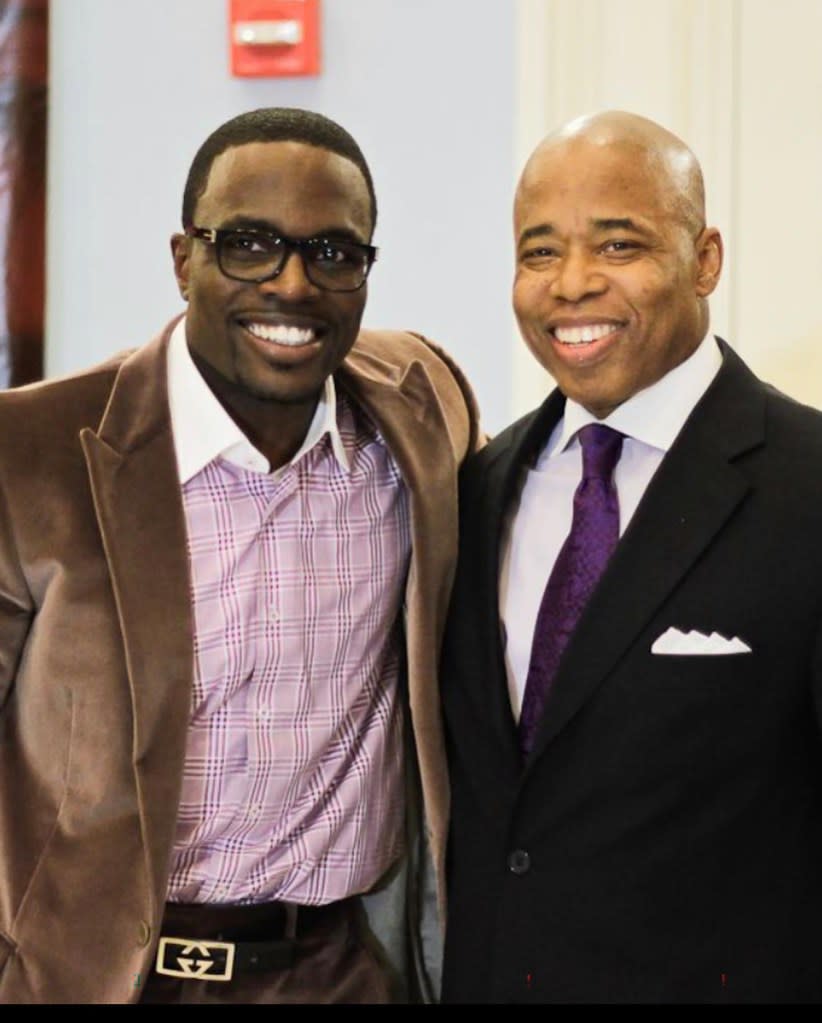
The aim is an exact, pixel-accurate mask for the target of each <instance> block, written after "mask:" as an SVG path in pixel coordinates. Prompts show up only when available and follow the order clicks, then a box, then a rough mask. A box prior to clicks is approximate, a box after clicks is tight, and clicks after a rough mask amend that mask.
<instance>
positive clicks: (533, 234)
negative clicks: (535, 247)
mask: <svg viewBox="0 0 822 1023" xmlns="http://www.w3.org/2000/svg"><path fill="white" fill-rule="evenodd" d="M552 234H554V225H553V224H535V225H534V226H533V227H526V228H525V230H524V231H523V232H522V234H520V236H519V242H518V244H519V245H522V244H523V243H524V242H529V241H531V239H532V238H544V237H546V236H548V237H550V236H551V235H552Z"/></svg>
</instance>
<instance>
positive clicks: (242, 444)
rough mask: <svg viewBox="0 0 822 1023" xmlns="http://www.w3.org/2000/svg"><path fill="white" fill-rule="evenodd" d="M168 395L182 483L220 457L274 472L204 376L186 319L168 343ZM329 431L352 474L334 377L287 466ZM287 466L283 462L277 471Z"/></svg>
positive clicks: (335, 449) (342, 463)
mask: <svg viewBox="0 0 822 1023" xmlns="http://www.w3.org/2000/svg"><path fill="white" fill-rule="evenodd" d="M168 398H169V406H170V409H171V430H172V435H173V437H174V451H175V454H176V457H177V472H178V474H179V477H180V483H182V484H185V483H187V482H188V481H189V480H190V479H191V478H192V477H194V476H196V475H197V473H198V472H200V471H201V470H202V469H204V468H205V467H206V466H207V465H208V464H209V463H210V462H213V461H214V459H215V458H224V459H225V460H226V461H228V462H231V463H232V464H233V465H236V466H239V467H240V468H242V469H247V470H250V471H252V472H260V473H270V472H271V465H270V463H269V461H268V459H267V458H266V457H265V455H263V454H262V452H261V451H259V450H258V449H257V448H256V447H254V445H253V444H252V443H251V441H250V440H249V439H248V438H247V437H246V435H245V434H244V433H243V431H242V430H241V429H240V428H239V426H237V424H236V423H235V422H234V420H233V419H232V418H231V416H230V415H229V414H228V413H227V412H226V410H225V409H224V408H223V406H222V405H221V404H220V402H219V401H218V400H217V398H216V397H215V396H214V393H213V392H212V390H211V388H210V387H209V386H208V384H207V383H206V382H205V380H203V378H202V376H201V375H200V372H199V370H198V369H197V367H196V365H195V364H194V360H193V359H192V358H191V355H190V353H189V351H188V345H187V343H186V334H185V319H184V318H183V319H182V320H180V322H179V323H178V324H177V326H176V327H175V328H174V330H173V332H172V335H171V339H170V341H169V345H168ZM326 434H328V436H329V438H330V440H331V449H332V451H333V453H334V457H335V458H336V460H337V462H338V463H339V465H340V467H341V468H342V469H343V470H344V471H345V472H350V470H351V466H350V462H349V460H348V455H347V454H346V451H345V447H344V446H343V441H342V437H341V436H340V430H339V427H338V425H337V392H336V389H335V387H334V380H333V378H332V377H331V376H329V377H327V378H326V381H325V387H324V389H323V393H322V394H321V395H320V399H319V401H318V402H317V408H316V410H315V412H314V417H313V419H312V420H311V425H310V426H309V427H308V432H307V433H306V435H305V439H304V440H303V443H302V445H301V446H300V448H299V450H298V451H297V453H296V454H295V455H294V456H293V458H291V460H290V461H289V462H288V465H294V464H295V463H296V462H298V461H299V460H300V459H301V458H302V457H303V455H305V454H306V453H307V452H308V451H310V450H311V449H312V448H313V447H315V446H316V445H317V444H318V443H319V442H320V441H321V440H322V438H323V437H324V436H325V435H326ZM286 468H287V466H282V467H281V469H280V470H278V472H280V471H282V470H284V469H286Z"/></svg>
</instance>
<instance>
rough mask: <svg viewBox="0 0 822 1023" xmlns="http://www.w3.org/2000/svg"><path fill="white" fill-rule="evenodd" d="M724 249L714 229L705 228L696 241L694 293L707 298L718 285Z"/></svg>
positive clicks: (717, 231) (719, 235)
mask: <svg viewBox="0 0 822 1023" xmlns="http://www.w3.org/2000/svg"><path fill="white" fill-rule="evenodd" d="M723 255H724V248H723V245H722V235H721V234H720V233H719V230H718V228H716V227H706V228H705V229H704V230H703V231H702V233H701V234H700V236H699V237H698V238H697V240H696V258H697V272H696V293H697V295H699V297H700V298H707V297H708V295H710V294H711V292H712V291H713V290H714V288H715V287H716V286H717V284H718V283H719V278H720V275H721V273H722V259H723Z"/></svg>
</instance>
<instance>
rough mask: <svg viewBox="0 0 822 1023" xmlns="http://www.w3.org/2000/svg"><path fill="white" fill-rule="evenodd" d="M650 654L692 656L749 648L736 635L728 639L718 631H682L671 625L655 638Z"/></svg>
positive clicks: (737, 652)
mask: <svg viewBox="0 0 822 1023" xmlns="http://www.w3.org/2000/svg"><path fill="white" fill-rule="evenodd" d="M651 653H652V654H678V655H682V654H685V655H686V656H687V655H690V656H693V655H694V654H696V655H705V654H707V655H708V656H713V655H715V654H749V653H751V648H750V647H749V646H748V644H747V643H745V642H744V641H743V640H741V639H740V638H739V637H738V636H734V637H733V639H728V637H727V636H722V635H720V634H719V633H718V632H712V633H711V634H710V636H708V635H706V634H705V633H704V632H698V631H697V630H696V629H691V631H690V632H682V630H681V629H676V628H674V627H673V626H671V628H670V629H668V631H667V632H663V633H662V635H661V636H660V637H659V638H658V639H657V640H655V642H654V645H653V646H652V647H651Z"/></svg>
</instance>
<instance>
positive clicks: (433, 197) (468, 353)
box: [46, 0, 515, 429]
mask: <svg viewBox="0 0 822 1023" xmlns="http://www.w3.org/2000/svg"><path fill="white" fill-rule="evenodd" d="M322 6H323V12H324V19H323V51H324V52H323V73H322V75H321V76H320V77H318V78H314V79H297V78H290V79H289V78H284V79H265V80H254V81H250V80H241V79H232V78H231V76H230V74H229V71H228V56H227V41H226V22H227V13H226V12H227V7H228V4H227V2H226V0H140V2H139V3H135V4H126V3H123V2H121V0H52V5H51V56H50V60H51V66H50V124H49V199H48V202H49V205H48V300H47V337H46V362H47V367H46V368H47V373H48V374H49V375H54V374H59V373H63V372H68V371H73V370H75V369H78V368H81V367H83V366H86V365H89V364H91V363H93V362H95V361H98V360H100V359H102V358H104V357H106V356H107V355H109V354H110V353H112V352H115V351H118V350H120V349H122V348H126V347H130V346H133V345H138V344H141V343H142V342H144V341H146V340H147V339H148V338H149V337H150V336H152V335H153V334H154V333H155V332H156V331H157V330H158V329H159V328H160V327H161V326H162V325H163V324H164V323H165V322H166V320H167V319H168V318H169V317H170V316H171V315H172V314H174V313H175V312H177V311H178V310H179V309H180V308H181V303H180V300H179V297H178V295H177V292H176V288H175V286H174V281H173V277H172V269H171V261H170V256H169V249H168V238H169V236H170V234H171V233H172V231H174V230H176V229H177V226H178V223H179V203H180V196H181V193H182V188H183V182H184V179H185V175H186V172H187V169H188V165H189V163H190V161H191V158H192V156H193V154H194V152H195V150H196V148H197V147H198V145H199V144H200V142H201V141H202V140H203V139H204V138H205V136H206V135H207V134H208V133H209V132H210V131H211V130H213V129H214V128H215V127H216V126H217V125H218V124H220V123H221V122H222V121H224V120H226V119H227V118H229V117H231V116H233V115H234V114H236V113H239V112H240V111H242V110H247V109H252V108H254V107H259V106H304V107H309V108H312V109H315V110H319V111H321V112H322V113H325V114H327V115H329V116H331V117H333V118H334V119H336V120H338V121H340V122H341V123H342V124H343V125H344V126H345V127H346V128H348V129H349V130H350V131H351V133H352V134H353V135H354V136H355V137H356V138H357V140H358V141H359V143H360V145H361V146H362V148H363V151H364V152H365V154H366V157H367V159H368V160H369V163H370V165H371V168H372V172H373V174H374V178H375V181H376V185H377V190H378V199H379V203H380V220H379V224H378V228H377V236H376V242H377V244H378V245H380V247H381V258H380V261H379V263H378V264H377V266H376V267H375V269H374V272H373V275H372V278H371V282H370V294H369V304H368V309H367V311H366V316H365V322H366V323H367V324H368V325H369V326H385V327H398V328H405V327H407V328H411V329H415V330H420V331H423V332H424V333H426V334H428V335H429V336H431V337H432V338H434V339H436V340H438V341H440V342H441V343H442V344H444V345H445V346H446V347H447V348H448V349H449V350H450V351H451V352H452V353H453V354H454V355H455V356H456V357H457V358H458V359H459V361H460V362H461V363H462V364H463V366H464V367H465V369H466V371H467V372H468V373H469V375H470V377H471V379H472V381H473V383H474V385H475V388H476V390H477V392H478V395H479V397H480V401H481V404H482V407H483V412H484V415H485V420H486V423H487V425H488V426H490V427H491V428H492V429H497V428H498V427H500V426H502V425H503V424H504V423H505V422H507V421H508V419H509V418H510V413H511V400H510V397H511V389H512V388H511V359H510V348H511V318H510V313H509V288H510V278H511V266H512V261H511V243H510V204H511V194H512V187H513V173H514V165H515V160H514V124H513V116H512V111H513V109H514V106H515V98H514V9H513V5H512V4H511V3H510V2H509V0H482V2H481V3H479V2H476V0H324V2H323V5H322Z"/></svg>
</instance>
